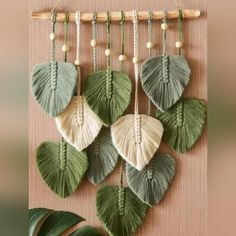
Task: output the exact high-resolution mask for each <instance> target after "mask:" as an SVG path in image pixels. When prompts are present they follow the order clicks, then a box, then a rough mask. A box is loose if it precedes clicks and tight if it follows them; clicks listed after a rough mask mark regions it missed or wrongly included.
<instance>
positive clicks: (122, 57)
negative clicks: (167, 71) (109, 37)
mask: <svg viewBox="0 0 236 236" xmlns="http://www.w3.org/2000/svg"><path fill="white" fill-rule="evenodd" d="M126 59H127V58H126V56H125V55H120V56H119V61H125V60H126Z"/></svg>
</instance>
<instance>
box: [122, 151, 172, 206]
mask: <svg viewBox="0 0 236 236" xmlns="http://www.w3.org/2000/svg"><path fill="white" fill-rule="evenodd" d="M175 166H176V162H175V160H174V159H173V158H172V157H170V156H169V155H155V156H154V157H153V159H152V160H151V161H150V163H149V164H148V165H147V166H146V167H145V168H144V169H143V170H141V171H137V170H136V169H135V168H134V167H132V166H131V165H130V164H128V163H126V176H127V181H128V185H129V187H130V189H131V190H132V191H133V192H134V193H135V194H136V195H137V196H138V197H139V199H140V200H141V201H142V202H144V203H146V204H148V205H149V206H153V205H155V204H157V203H159V202H160V201H161V199H162V198H163V197H164V195H165V193H166V191H167V189H168V187H169V185H170V184H171V182H172V180H173V178H174V175H175Z"/></svg>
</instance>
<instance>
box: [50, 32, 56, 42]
mask: <svg viewBox="0 0 236 236" xmlns="http://www.w3.org/2000/svg"><path fill="white" fill-rule="evenodd" d="M49 38H50V40H51V41H53V40H55V38H56V35H55V33H51V34H50V36H49Z"/></svg>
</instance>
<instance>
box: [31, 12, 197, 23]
mask: <svg viewBox="0 0 236 236" xmlns="http://www.w3.org/2000/svg"><path fill="white" fill-rule="evenodd" d="M200 15H201V12H200V10H191V9H185V10H183V16H184V18H187V19H193V18H197V17H199V16H200ZM178 16H179V11H178V10H173V11H168V18H169V19H176V18H178ZM49 17H50V12H36V11H33V12H32V18H33V19H39V20H48V19H49ZM69 17H70V21H75V13H72V12H71V13H70V14H69ZM120 18H121V13H120V12H111V20H112V21H120ZM138 18H139V20H147V19H148V18H149V15H148V11H139V12H138ZM163 18H164V11H153V19H154V20H161V19H163ZM106 19H107V13H106V12H98V13H97V21H98V22H105V21H106ZM125 19H126V20H127V21H131V20H132V12H131V11H128V12H125ZM64 20H65V13H62V12H60V13H59V12H58V13H57V21H58V22H63V21H64ZM91 20H92V13H82V14H81V21H83V22H89V21H91Z"/></svg>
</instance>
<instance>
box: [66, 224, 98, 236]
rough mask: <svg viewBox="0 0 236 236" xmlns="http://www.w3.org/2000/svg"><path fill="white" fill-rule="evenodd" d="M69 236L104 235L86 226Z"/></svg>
mask: <svg viewBox="0 0 236 236" xmlns="http://www.w3.org/2000/svg"><path fill="white" fill-rule="evenodd" d="M69 236H102V234H100V233H99V232H98V231H97V230H96V229H95V228H93V227H91V226H89V225H86V226H83V227H81V228H79V229H77V230H76V231H74V232H73V233H71V234H70V235H69Z"/></svg>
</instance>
